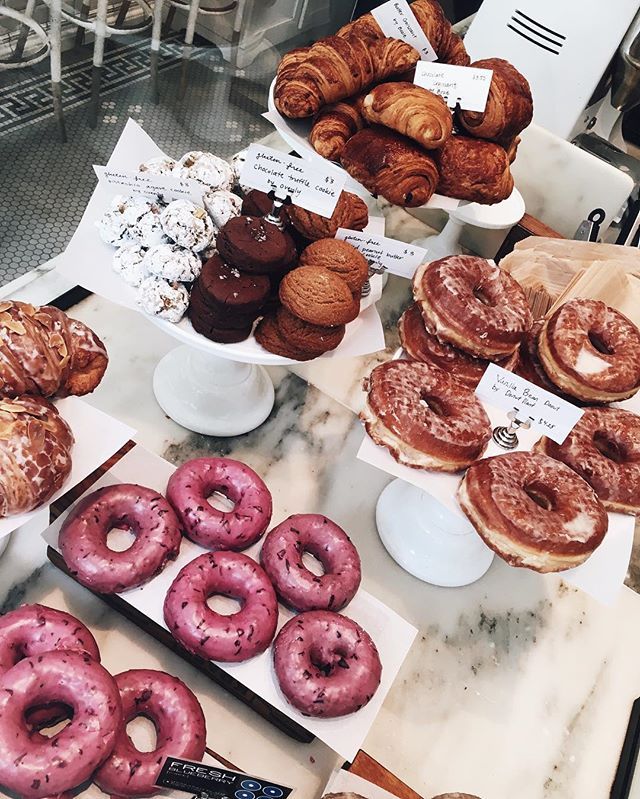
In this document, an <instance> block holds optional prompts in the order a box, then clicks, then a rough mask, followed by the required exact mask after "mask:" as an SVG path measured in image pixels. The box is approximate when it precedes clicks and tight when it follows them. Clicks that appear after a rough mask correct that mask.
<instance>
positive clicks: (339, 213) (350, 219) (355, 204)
mask: <svg viewBox="0 0 640 799" xmlns="http://www.w3.org/2000/svg"><path fill="white" fill-rule="evenodd" d="M287 216H288V218H289V222H290V223H291V224H292V225H293V227H294V228H295V229H296V230H297V231H298V233H301V234H302V235H303V236H304V237H305V238H306V239H309V240H310V241H317V240H318V239H332V238H334V237H335V235H336V233H337V231H338V228H339V227H344V228H349V230H364V229H365V228H366V226H367V224H368V223H369V209H368V208H367V204H366V203H365V201H364V200H361V199H360V197H358V196H357V195H356V194H351V192H348V191H343V192H342V193H341V194H340V197H339V199H338V203H337V205H336V207H335V209H334V211H333V214H331V217H330V218H329V219H328V218H327V217H326V216H320V215H319V214H314V213H312V212H311V211H306V210H305V209H304V208H300V206H299V205H289V206H287Z"/></svg>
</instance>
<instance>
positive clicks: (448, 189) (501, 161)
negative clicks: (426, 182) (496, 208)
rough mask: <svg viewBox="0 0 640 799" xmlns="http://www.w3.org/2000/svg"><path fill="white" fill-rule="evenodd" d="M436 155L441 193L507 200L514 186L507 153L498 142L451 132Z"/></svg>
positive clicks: (488, 201) (489, 202) (487, 200)
mask: <svg viewBox="0 0 640 799" xmlns="http://www.w3.org/2000/svg"><path fill="white" fill-rule="evenodd" d="M435 158H436V163H437V165H438V170H439V172H440V181H439V183H438V191H439V193H440V194H445V195H447V196H448V197H455V198H457V199H459V200H468V201H469V202H476V203H484V204H486V205H492V204H493V203H498V202H501V201H502V200H506V199H507V197H508V196H509V195H510V194H511V192H512V190H513V177H512V175H511V171H510V169H509V156H508V155H507V152H506V151H505V149H504V148H503V147H500V145H499V144H495V143H494V142H489V141H483V140H482V139H472V138H470V137H469V136H451V138H450V139H448V140H447V142H446V143H445V145H444V147H442V149H440V150H437V151H436V153H435Z"/></svg>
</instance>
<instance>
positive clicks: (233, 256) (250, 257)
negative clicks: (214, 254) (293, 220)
mask: <svg viewBox="0 0 640 799" xmlns="http://www.w3.org/2000/svg"><path fill="white" fill-rule="evenodd" d="M216 244H217V247H218V252H219V253H220V255H221V256H222V258H223V259H224V260H225V261H226V262H227V263H229V264H231V265H232V266H235V267H237V268H238V269H240V270H241V271H243V272H252V273H255V274H262V275H268V274H272V273H274V272H281V271H283V270H285V269H286V268H287V267H288V266H289V265H290V264H293V263H294V262H295V260H296V258H297V252H296V248H295V245H294V243H293V240H292V239H291V237H290V236H289V235H288V234H287V233H285V232H283V231H282V230H279V229H278V228H277V227H276V226H275V225H272V224H271V223H270V222H267V221H266V220H265V219H261V218H258V217H255V216H236V217H235V218H234V219H230V220H229V221H228V222H227V224H226V225H225V226H224V227H223V228H222V229H221V230H220V232H219V233H218V238H217V240H216Z"/></svg>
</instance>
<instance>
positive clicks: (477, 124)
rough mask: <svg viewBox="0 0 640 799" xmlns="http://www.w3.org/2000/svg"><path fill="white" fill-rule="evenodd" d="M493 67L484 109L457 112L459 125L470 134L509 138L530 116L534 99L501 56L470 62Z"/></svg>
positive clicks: (526, 83)
mask: <svg viewBox="0 0 640 799" xmlns="http://www.w3.org/2000/svg"><path fill="white" fill-rule="evenodd" d="M471 66H472V67H477V68H479V69H492V70H493V78H492V79H491V87H490V88H489V97H488V98H487V105H486V108H485V110H484V111H481V112H480V111H459V112H458V114H457V119H458V122H459V123H460V125H461V126H462V127H463V128H464V129H465V130H466V131H467V132H468V133H470V134H471V135H472V136H477V137H478V138H480V139H492V140H493V141H510V140H511V139H513V138H514V137H515V136H517V135H518V134H519V133H520V132H521V131H523V130H524V129H525V128H526V127H527V125H528V124H529V123H530V122H531V120H532V118H533V99H532V97H531V89H530V88H529V84H528V82H527V79H526V78H525V77H524V76H523V75H521V74H520V73H519V72H518V70H517V69H516V68H515V67H514V66H512V65H511V64H510V63H509V62H508V61H505V60H504V59H502V58H485V59H483V60H482V61H474V63H473V64H472V65H471Z"/></svg>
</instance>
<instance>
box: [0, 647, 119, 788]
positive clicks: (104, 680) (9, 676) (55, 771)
mask: <svg viewBox="0 0 640 799" xmlns="http://www.w3.org/2000/svg"><path fill="white" fill-rule="evenodd" d="M53 702H55V703H62V704H65V705H68V706H69V707H70V708H71V709H72V711H73V716H72V718H71V720H70V721H69V723H68V724H67V726H66V727H64V729H62V730H61V731H60V732H58V733H57V734H56V735H53V736H52V737H51V738H47V737H46V736H44V735H40V733H38V732H34V731H33V730H32V729H31V728H30V727H29V725H28V724H27V723H26V722H25V719H24V716H25V712H26V711H27V710H28V709H29V708H31V707H34V706H39V705H46V704H49V703H53ZM121 725H122V707H121V704H120V694H119V693H118V687H117V686H116V683H115V681H114V679H113V677H112V676H111V675H110V674H109V673H108V672H107V671H106V670H105V669H104V668H103V667H102V666H101V665H100V664H99V663H98V662H97V661H95V660H93V659H92V658H90V657H89V655H87V654H82V653H80V652H65V651H60V652H45V653H44V654H41V655H37V656H35V657H30V658H25V659H24V660H21V661H20V662H19V663H18V664H17V665H15V666H14V667H13V668H11V669H9V671H7V672H5V673H4V674H3V675H2V676H1V677H0V785H4V786H5V787H6V788H8V789H9V790H11V791H15V792H16V793H18V794H19V795H20V796H22V797H25V799H40V797H45V796H54V795H56V794H60V793H64V791H68V790H70V789H71V788H75V787H76V786H78V785H80V784H81V783H83V782H84V781H85V780H87V779H89V777H90V776H91V775H92V774H93V772H94V771H95V769H96V768H97V767H98V766H99V765H100V764H101V763H102V762H103V761H104V760H105V759H106V758H107V757H108V756H109V755H110V754H111V750H112V749H113V746H114V744H115V741H116V734H117V731H118V730H119V729H120V727H121Z"/></svg>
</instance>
